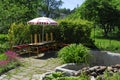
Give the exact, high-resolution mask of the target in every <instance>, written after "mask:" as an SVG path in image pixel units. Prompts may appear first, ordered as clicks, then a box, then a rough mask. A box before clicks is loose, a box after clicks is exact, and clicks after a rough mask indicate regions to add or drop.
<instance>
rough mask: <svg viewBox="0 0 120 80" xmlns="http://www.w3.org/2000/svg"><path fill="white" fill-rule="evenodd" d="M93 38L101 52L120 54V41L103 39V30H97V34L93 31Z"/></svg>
mask: <svg viewBox="0 0 120 80" xmlns="http://www.w3.org/2000/svg"><path fill="white" fill-rule="evenodd" d="M91 37H92V38H93V40H95V45H96V46H97V47H98V48H99V49H100V50H105V51H112V52H117V53H120V41H119V40H115V39H109V38H105V37H103V30H102V29H99V28H97V29H95V32H94V29H93V30H92V32H91Z"/></svg>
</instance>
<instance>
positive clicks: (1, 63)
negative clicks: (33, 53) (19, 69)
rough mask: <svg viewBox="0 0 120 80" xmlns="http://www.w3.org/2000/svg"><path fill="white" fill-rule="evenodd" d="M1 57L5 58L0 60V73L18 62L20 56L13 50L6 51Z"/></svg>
mask: <svg viewBox="0 0 120 80" xmlns="http://www.w3.org/2000/svg"><path fill="white" fill-rule="evenodd" d="M2 57H5V59H3V60H0V73H1V72H3V71H5V70H9V69H10V68H13V67H15V66H16V65H17V64H19V58H20V57H19V56H18V55H17V54H16V53H15V52H13V51H6V52H5V53H4V56H2Z"/></svg>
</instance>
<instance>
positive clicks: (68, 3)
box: [61, 0, 85, 10]
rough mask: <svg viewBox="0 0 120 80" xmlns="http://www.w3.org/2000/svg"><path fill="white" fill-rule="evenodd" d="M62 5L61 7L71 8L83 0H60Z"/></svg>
mask: <svg viewBox="0 0 120 80" xmlns="http://www.w3.org/2000/svg"><path fill="white" fill-rule="evenodd" d="M62 1H63V5H62V7H61V8H69V9H71V10H73V9H74V8H75V7H77V4H78V5H81V4H82V3H83V2H84V1H85V0H62Z"/></svg>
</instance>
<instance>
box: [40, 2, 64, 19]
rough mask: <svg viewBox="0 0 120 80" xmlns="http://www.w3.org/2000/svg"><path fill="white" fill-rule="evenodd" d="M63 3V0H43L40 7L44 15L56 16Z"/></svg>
mask: <svg viewBox="0 0 120 80" xmlns="http://www.w3.org/2000/svg"><path fill="white" fill-rule="evenodd" d="M62 3H63V2H62V1H61V0H42V5H41V6H40V7H39V11H40V13H42V14H43V15H44V16H47V17H55V14H59V7H60V6H61V5H62Z"/></svg>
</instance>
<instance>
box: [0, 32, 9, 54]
mask: <svg viewBox="0 0 120 80" xmlns="http://www.w3.org/2000/svg"><path fill="white" fill-rule="evenodd" d="M8 47H9V46H8V36H7V34H0V53H3V52H4V51H5V50H6V49H8Z"/></svg>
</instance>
